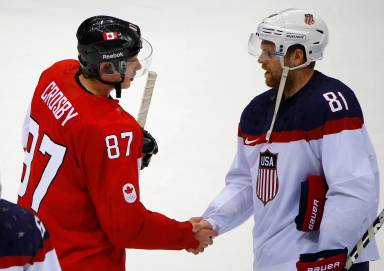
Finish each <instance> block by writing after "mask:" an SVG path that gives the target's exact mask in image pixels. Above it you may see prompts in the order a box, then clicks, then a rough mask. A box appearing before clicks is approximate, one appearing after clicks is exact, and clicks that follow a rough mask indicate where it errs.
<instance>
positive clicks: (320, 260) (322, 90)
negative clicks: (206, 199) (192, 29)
mask: <svg viewBox="0 0 384 271" xmlns="http://www.w3.org/2000/svg"><path fill="white" fill-rule="evenodd" d="M327 42H328V28H327V26H326V24H325V23H324V21H323V20H322V19H321V18H320V17H319V16H318V15H316V14H315V13H313V12H311V11H308V10H301V9H288V10H284V11H281V12H278V13H275V14H272V15H270V16H268V17H267V18H265V19H264V20H263V21H262V22H261V23H260V24H259V26H258V28H257V30H256V32H255V33H252V34H251V36H250V39H249V53H250V54H251V55H253V56H256V57H257V58H256V59H257V61H258V63H259V64H260V66H261V68H262V69H263V70H264V71H265V75H264V76H265V83H266V85H267V86H268V87H270V89H269V90H267V91H265V92H263V93H261V94H260V95H257V96H256V97H255V98H254V99H253V100H252V101H251V102H250V103H249V104H248V105H247V106H246V108H245V109H244V111H243V113H242V115H241V118H240V123H239V129H238V141H237V142H238V149H237V153H236V156H235V159H234V162H233V164H232V166H231V168H230V170H229V172H228V174H227V177H226V182H225V188H224V189H223V190H222V191H221V192H220V193H219V195H218V196H217V197H216V198H215V199H214V200H213V201H212V202H211V204H210V205H209V207H208V208H207V210H206V212H205V213H204V215H203V216H204V217H205V218H206V220H203V221H202V222H201V223H204V224H205V225H208V226H213V227H214V229H216V230H218V231H219V233H225V232H226V231H229V230H231V229H233V228H235V227H236V226H238V225H240V224H241V223H242V222H244V221H245V220H246V219H247V218H248V217H250V216H253V218H254V221H255V226H254V228H253V252H254V264H253V269H254V270H255V271H281V270H284V271H296V270H298V271H315V270H327V271H341V270H343V269H344V266H345V263H346V258H347V256H348V253H350V252H351V250H352V248H353V247H354V245H355V244H356V243H357V242H358V241H359V239H360V238H361V237H362V235H363V233H364V232H365V231H366V230H367V229H368V227H369V226H370V224H371V223H372V222H373V220H374V219H375V217H376V213H377V207H378V201H379V170H378V165H377V159H376V155H375V151H374V149H373V146H372V144H371V141H370V139H369V136H368V133H367V130H366V127H365V125H364V118H363V114H362V111H361V108H360V105H359V102H358V100H357V98H356V96H355V94H354V92H353V91H352V90H351V89H350V88H349V87H347V86H346V85H345V84H343V83H342V82H341V81H339V80H336V79H334V78H332V77H329V76H326V75H324V74H323V73H321V72H319V71H317V70H315V69H314V67H315V62H316V61H317V60H320V59H322V57H323V52H324V49H325V47H326V45H327ZM343 57H346V56H343ZM192 251H194V252H196V251H195V250H192ZM197 252H198V251H197ZM376 259H378V251H377V247H376V244H375V242H371V243H370V244H369V245H368V246H367V247H366V248H365V249H364V251H363V252H362V253H361V255H359V258H358V260H357V262H356V263H355V264H354V265H352V267H351V269H350V270H351V271H352V270H353V271H368V269H369V261H373V260H376Z"/></svg>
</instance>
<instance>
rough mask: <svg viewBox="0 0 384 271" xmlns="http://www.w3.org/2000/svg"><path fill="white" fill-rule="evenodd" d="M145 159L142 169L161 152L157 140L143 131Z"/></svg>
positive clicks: (142, 161) (143, 158)
mask: <svg viewBox="0 0 384 271" xmlns="http://www.w3.org/2000/svg"><path fill="white" fill-rule="evenodd" d="M143 134H144V140H143V150H142V153H143V157H142V159H141V169H143V168H145V167H147V166H148V165H149V162H150V161H151V158H152V155H153V154H156V153H157V152H158V151H159V148H158V146H157V142H156V140H155V138H154V137H153V136H152V135H151V134H150V133H149V132H148V131H147V130H144V129H143Z"/></svg>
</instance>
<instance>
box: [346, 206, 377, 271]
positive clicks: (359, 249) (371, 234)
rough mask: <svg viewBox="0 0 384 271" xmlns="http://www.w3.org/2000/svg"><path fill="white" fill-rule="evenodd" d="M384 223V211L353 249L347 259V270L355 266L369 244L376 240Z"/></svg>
mask: <svg viewBox="0 0 384 271" xmlns="http://www.w3.org/2000/svg"><path fill="white" fill-rule="evenodd" d="M383 223H384V209H383V210H382V211H381V212H380V214H379V216H378V217H377V218H376V219H375V221H374V222H373V223H372V225H371V226H370V227H369V228H368V230H367V231H366V232H365V233H364V235H363V237H362V238H361V240H360V241H359V242H358V243H357V244H356V246H355V247H354V248H353V249H352V251H351V253H350V254H349V257H348V259H347V263H346V264H345V270H349V268H351V266H352V264H354V262H355V261H356V260H357V258H358V257H359V254H360V253H361V252H362V251H363V250H364V249H365V248H366V246H367V245H368V244H369V242H370V241H371V240H372V239H373V238H374V236H375V234H376V233H377V232H378V231H379V229H380V228H381V226H382V225H383Z"/></svg>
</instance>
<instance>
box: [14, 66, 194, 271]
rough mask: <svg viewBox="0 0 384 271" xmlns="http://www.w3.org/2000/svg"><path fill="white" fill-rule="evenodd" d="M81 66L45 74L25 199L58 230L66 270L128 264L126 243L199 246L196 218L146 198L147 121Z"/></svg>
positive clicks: (27, 130) (31, 130) (31, 121)
mask: <svg viewBox="0 0 384 271" xmlns="http://www.w3.org/2000/svg"><path fill="white" fill-rule="evenodd" d="M78 70H79V62H78V61H76V60H64V61H61V62H58V63H56V64H54V65H53V66H51V67H50V68H48V69H47V70H45V71H44V72H43V73H42V75H41V77H40V80H39V83H38V85H37V87H36V90H35V93H34V95H33V98H32V102H31V106H30V110H29V112H28V113H27V116H26V119H25V123H24V128H23V130H24V135H23V141H24V149H25V159H24V164H23V174H22V183H21V186H20V191H19V199H18V203H19V204H20V205H21V206H23V207H25V208H27V209H30V210H32V211H33V212H35V213H36V214H38V215H39V217H40V218H41V220H42V221H43V222H44V223H45V224H46V225H47V227H48V228H49V229H50V232H51V238H52V241H53V245H54V246H55V248H56V250H57V253H58V256H59V260H60V264H61V266H62V269H63V270H64V271H71V270H108V271H115V270H119V271H121V270H125V248H143V249H184V248H192V247H197V245H198V242H197V240H196V239H195V238H194V237H193V233H192V226H191V224H190V223H189V222H178V221H176V220H173V219H170V218H167V217H166V216H164V215H162V214H159V213H155V212H151V211H149V210H146V208H145V207H144V206H143V204H142V203H141V202H140V190H139V173H140V167H141V149H142V142H143V133H142V128H141V127H140V126H139V124H138V123H137V122H136V120H135V119H134V118H133V117H132V116H131V115H130V114H129V113H127V112H126V111H124V109H123V108H122V107H121V106H120V105H119V103H118V101H117V100H114V99H111V98H106V97H101V96H96V95H92V94H91V93H89V92H87V91H86V90H85V89H83V87H82V86H81V85H80V83H79V82H78V79H77V73H78Z"/></svg>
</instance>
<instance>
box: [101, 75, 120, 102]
mask: <svg viewBox="0 0 384 271" xmlns="http://www.w3.org/2000/svg"><path fill="white" fill-rule="evenodd" d="M120 75H121V80H120V82H109V81H105V80H103V79H101V78H100V76H98V78H97V79H98V80H99V81H100V82H102V83H104V84H107V85H111V86H113V87H114V88H115V91H116V98H119V99H120V98H121V83H123V82H124V78H125V74H121V73H120Z"/></svg>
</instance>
